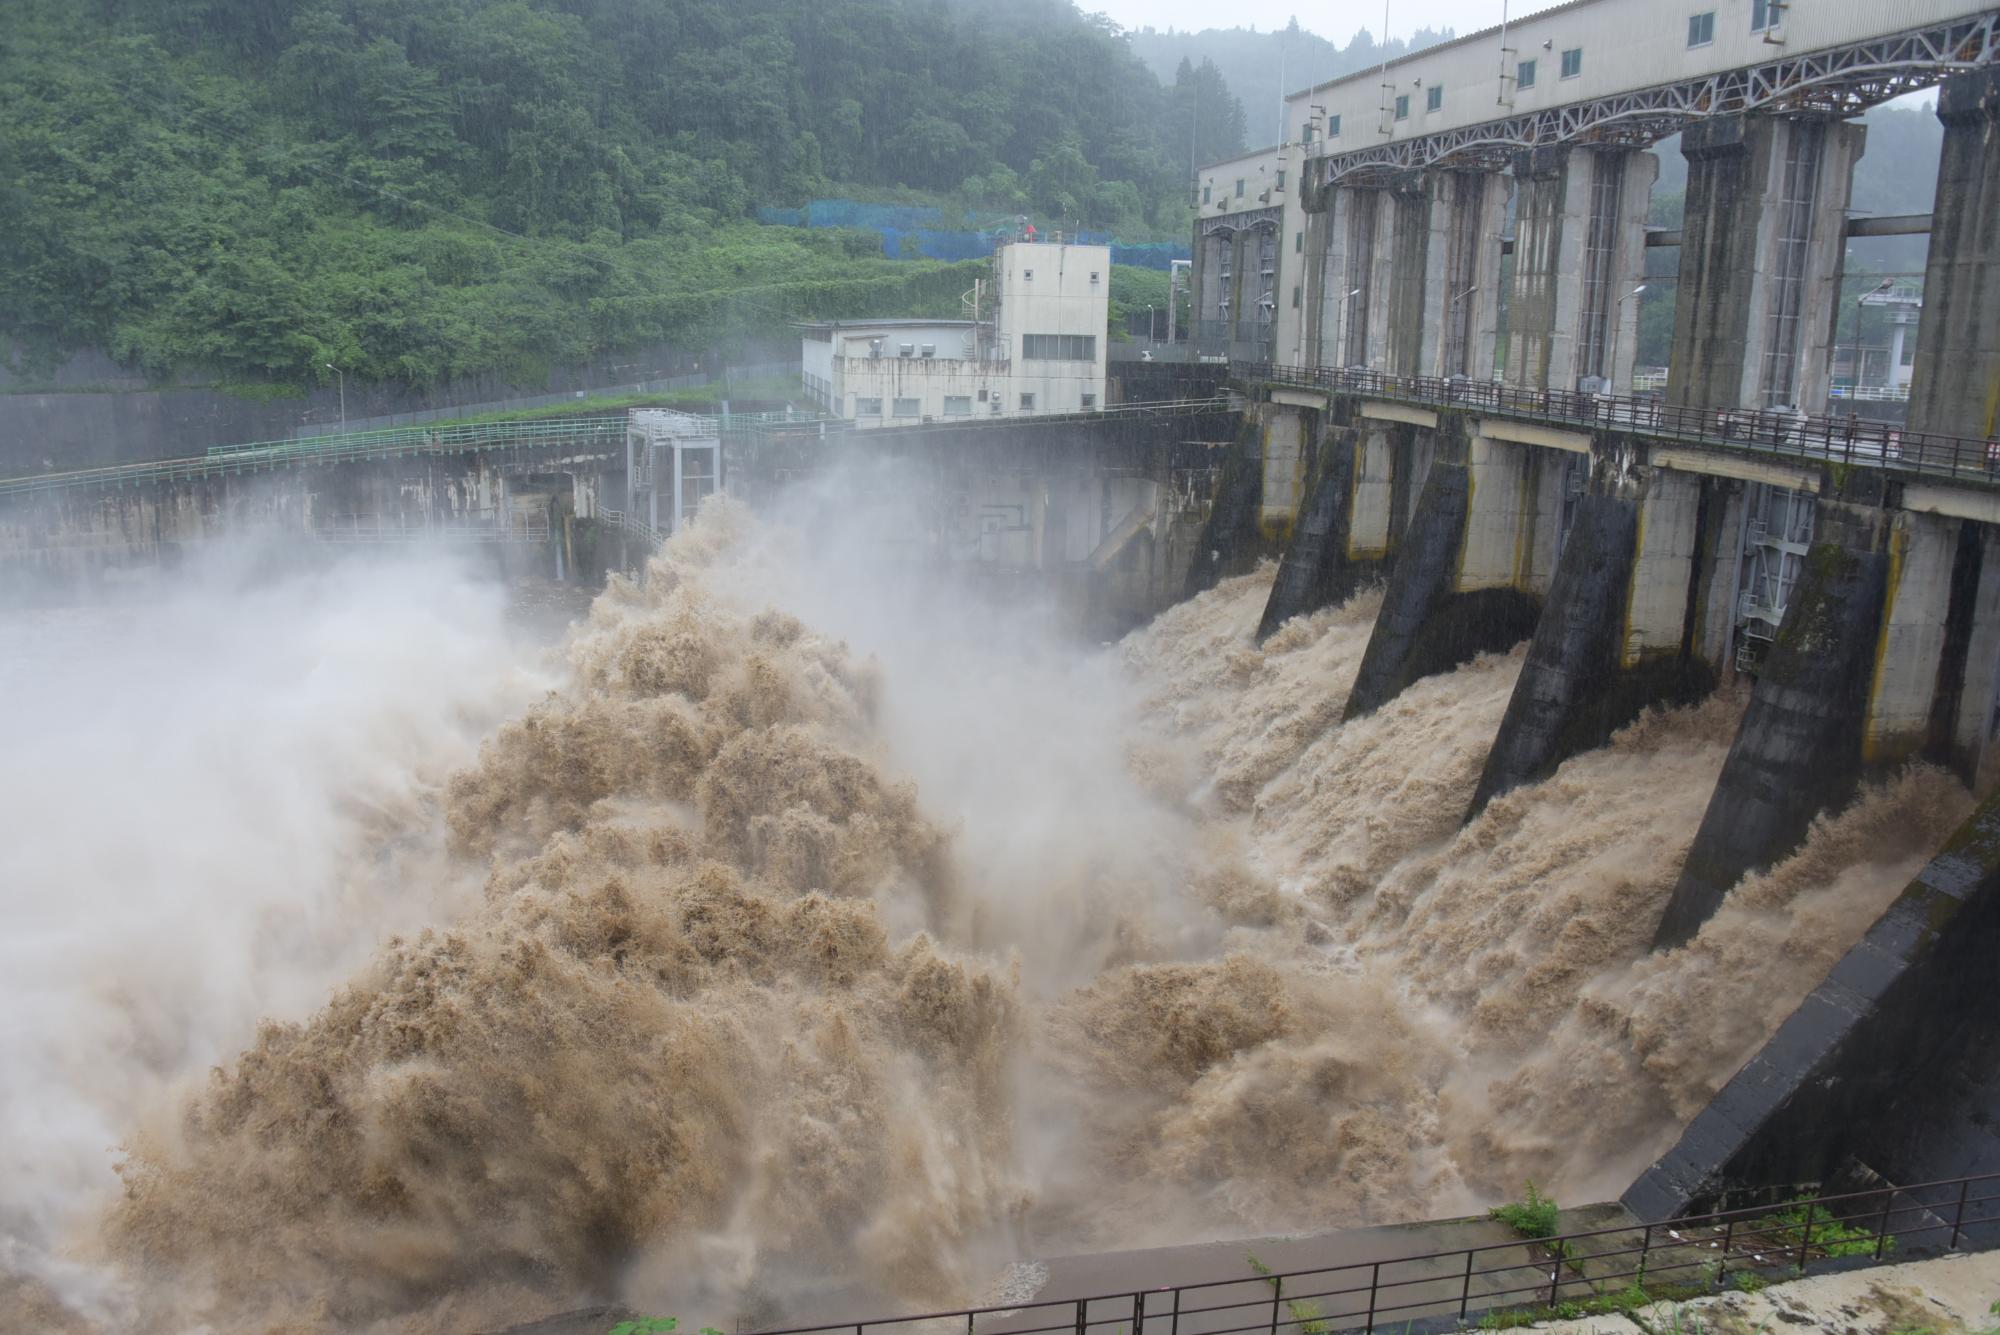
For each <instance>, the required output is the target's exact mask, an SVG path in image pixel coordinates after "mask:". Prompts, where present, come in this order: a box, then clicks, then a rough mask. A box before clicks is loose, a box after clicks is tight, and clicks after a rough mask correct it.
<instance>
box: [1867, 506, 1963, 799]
mask: <svg viewBox="0 0 2000 1335" xmlns="http://www.w3.org/2000/svg"><path fill="white" fill-rule="evenodd" d="M1958 537H1959V521H1957V520H1955V519H1940V518H1938V517H1937V516H1935V515H1926V514H1909V513H1902V514H1898V515H1896V516H1895V519H1894V521H1893V522H1892V523H1891V525H1890V528H1889V534H1888V555H1889V571H1888V576H1887V581H1886V591H1885V595H1884V606H1883V609H1882V629H1881V637H1880V641H1879V643H1878V646H1877V650H1876V654H1875V664H1874V669H1875V670H1874V674H1873V677H1872V679H1871V680H1870V682H1869V686H1868V711H1867V714H1866V717H1865V718H1864V720H1863V723H1862V731H1861V757H1862V760H1863V761H1864V762H1865V763H1867V764H1870V765H1891V764H1900V763H1901V762H1903V761H1905V760H1909V759H1912V758H1913V757H1915V756H1916V755H1917V754H1918V753H1919V752H1921V751H1923V750H1924V749H1925V747H1926V745H1927V743H1928V742H1929V741H1930V732H1931V708H1932V705H1933V704H1934V703H1935V701H1936V699H1937V687H1938V677H1939V672H1938V669H1939V666H1940V665H1941V664H1942V662H1943V661H1944V647H1945V629H1946V617H1947V613H1948V611H1949V609H1950V602H1951V592H1952V573H1953V569H1954V567H1955V566H1956V565H1957V563H1958V547H1959V544H1958Z"/></svg>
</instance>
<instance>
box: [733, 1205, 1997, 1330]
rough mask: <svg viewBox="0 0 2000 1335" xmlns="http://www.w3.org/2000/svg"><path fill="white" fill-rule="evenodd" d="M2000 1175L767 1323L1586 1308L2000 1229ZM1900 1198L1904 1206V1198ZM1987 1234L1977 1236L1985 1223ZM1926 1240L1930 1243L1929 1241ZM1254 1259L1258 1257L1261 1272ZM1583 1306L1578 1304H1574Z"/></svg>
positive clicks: (1215, 1322)
mask: <svg viewBox="0 0 2000 1335" xmlns="http://www.w3.org/2000/svg"><path fill="white" fill-rule="evenodd" d="M1995 1201H2000V1173H1988V1174H1982V1175H1980V1176H1977V1177H1963V1178H1951V1179H1947V1180H1944V1181H1940V1182H1927V1183H1922V1184H1919V1185H1916V1186H1910V1187H1893V1186H1892V1187H1878V1188H1874V1189H1871V1190H1868V1191H1859V1192H1849V1193H1846V1194H1843V1195H1835V1196H1817V1197H1813V1198H1810V1199H1795V1200H1790V1201H1783V1202H1779V1203H1776V1204H1767V1205H1762V1206H1753V1207H1749V1208H1746V1209H1737V1210H1722V1211H1714V1212H1711V1213H1709V1214H1704V1215H1698V1216H1694V1217H1691V1218H1684V1219H1676V1220H1672V1221H1669V1222H1665V1223H1658V1224H1632V1225H1626V1226H1623V1227H1614V1228H1600V1229H1591V1230H1588V1231H1585V1232H1578V1233H1565V1234H1561V1235H1558V1236H1554V1237H1549V1238H1541V1239H1516V1240H1513V1241H1509V1242H1497V1243H1486V1244H1482V1245H1478V1246H1472V1247H1461V1248H1455V1249H1453V1250H1450V1251H1440V1252H1429V1253H1425V1254H1422V1255H1414V1256H1403V1257H1395V1258H1391V1259H1385V1260H1364V1261H1357V1262H1352V1263H1347V1264H1335V1265H1327V1266H1322V1267H1318V1268H1314V1269H1308V1270H1291V1271H1285V1272H1283V1273H1276V1272H1273V1273H1250V1274H1246V1275H1245V1276H1243V1277H1242V1278H1240V1279H1219V1280H1209V1281H1205V1282H1202V1283H1195V1284H1178V1285H1173V1286H1170V1287H1164V1288H1155V1289H1145V1290H1141V1291H1138V1292H1125V1293H1108V1294H1099V1295H1094V1296H1092V1297H1087V1298H1063V1299H1056V1300H1051V1301H1046V1302H1035V1301H1027V1302H1017V1303H1009V1304H1007V1305H1005V1306H998V1307H972V1308H961V1309H959V1310H957V1311H952V1312H925V1313H922V1314H919V1315H914V1316H898V1317H884V1318H878V1319H874V1320H866V1321H843V1322H837V1323H832V1324H827V1325H815V1326H787V1327H780V1328H776V1329H771V1330H766V1331H763V1332H761V1335H870V1332H875V1333H876V1335H886V1333H887V1332H899V1333H900V1335H948V1333H949V1332H955V1331H957V1330H960V1329H963V1330H964V1331H965V1335H1252V1333H1253V1332H1262V1335H1332V1333H1333V1332H1337V1331H1350V1330H1354V1331H1364V1332H1372V1331H1373V1330H1374V1329H1375V1328H1376V1327H1377V1326H1378V1325H1381V1324H1383V1323H1385V1322H1387V1323H1391V1324H1394V1325H1397V1326H1402V1327H1404V1328H1405V1329H1408V1328H1410V1327H1415V1328H1419V1329H1451V1328H1454V1327H1455V1326H1459V1325H1463V1324H1464V1323H1465V1322H1467V1321H1468V1320H1470V1319H1472V1318H1473V1317H1475V1316H1477V1315H1479V1314H1482V1313H1487V1312H1496V1311H1508V1310H1521V1309H1526V1310H1527V1311H1529V1312H1531V1313H1547V1314H1550V1315H1557V1314H1564V1313H1567V1314H1569V1315H1580V1314H1582V1313H1583V1312H1585V1311H1599V1310H1614V1309H1615V1308H1616V1307H1617V1306H1618V1305H1619V1304H1620V1303H1621V1302H1623V1303H1625V1304H1627V1305H1630V1304H1631V1303H1632V1302H1634V1301H1644V1300H1651V1299H1664V1298H1679V1297H1693V1296H1697V1295H1698V1294H1702V1293H1712V1292H1716V1291H1718V1290H1721V1289H1723V1288H1726V1287H1728V1286H1729V1284H1730V1282H1731V1279H1730V1277H1731V1276H1732V1275H1737V1274H1741V1273H1744V1272H1752V1273H1755V1274H1757V1275H1758V1276H1759V1277H1760V1278H1763V1279H1765V1280H1771V1279H1775V1278H1782V1277H1783V1276H1785V1275H1789V1274H1793V1273H1798V1272H1802V1271H1804V1270H1806V1269H1807V1268H1809V1267H1811V1266H1813V1265H1814V1264H1815V1263H1817V1262H1822V1261H1844V1260H1849V1259H1857V1260H1859V1261H1861V1262H1862V1263H1866V1262H1868V1261H1876V1262H1879V1261H1884V1260H1886V1259H1888V1258H1889V1256H1890V1254H1891V1253H1894V1254H1895V1256H1896V1258H1897V1259H1899V1260H1901V1259H1907V1258H1908V1257H1910V1256H1912V1255H1921V1254H1926V1253H1929V1252H1942V1251H1958V1250H1964V1249H1967V1248H1968V1247H1974V1246H1985V1245H1990V1244H1991V1243H1992V1242H1995V1241H2000V1218H1996V1217H1995V1215H1994V1214H1993V1213H1991V1212H1985V1211H1983V1210H1982V1207H1986V1206H1990V1205H1992V1204H1993V1203H1994V1202H1995ZM1899 1202H1900V1203H1899ZM1975 1231H1976V1233H1977V1236H1976V1237H1975V1236H1974V1232H1975ZM1919 1239H1921V1241H1919ZM1248 1268H1250V1263H1249V1261H1248V1258H1247V1257H1246V1269H1248ZM1572 1306H1573V1307H1574V1308H1575V1309H1576V1310H1575V1311H1569V1310H1568V1309H1569V1308H1570V1307H1572Z"/></svg>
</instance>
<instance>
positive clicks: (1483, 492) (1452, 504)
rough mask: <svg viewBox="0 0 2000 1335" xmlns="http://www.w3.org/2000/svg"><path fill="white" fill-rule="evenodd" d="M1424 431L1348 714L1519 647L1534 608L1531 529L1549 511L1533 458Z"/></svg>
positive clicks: (1451, 422) (1508, 447) (1522, 450)
mask: <svg viewBox="0 0 2000 1335" xmlns="http://www.w3.org/2000/svg"><path fill="white" fill-rule="evenodd" d="M1435 434H1436V438H1437V445H1436V454H1435V457H1434V458H1433V459H1432V461H1431V464H1430V468H1429V472H1428V473H1427V475H1426V476H1425V479H1424V485H1423V489H1422V491H1421V493H1420V494H1419V496H1418V499H1417V505H1416V511H1415V514H1414V515H1413V517H1412V518H1411V520H1410V524H1409V527H1408V529H1407V530H1406V531H1405V533H1404V534H1403V539H1402V542H1401V544H1400V546H1399V548H1398V550H1397V553H1396V559H1395V564H1394V566H1393V568H1392V569H1391V571H1390V574H1389V581H1388V586H1387V588H1386V589H1385V590H1384V592H1383V598H1382V610H1381V611H1380V612H1379V613H1378V614H1377V616H1376V619H1375V629H1374V631H1373V632H1372V633H1371V634H1370V636H1369V639H1368V648H1367V650H1366V651H1365V652H1364V653H1363V655H1362V660H1361V667H1360V670H1359V672H1358V673H1357V674H1356V677H1355V682H1354V688H1353V690H1352V691H1351V692H1350V693H1349V695H1348V700H1347V711H1346V717H1348V718H1358V717H1360V716H1361V715H1363V714H1368V713H1372V712H1374V711H1375V710H1376V709H1379V708H1380V707H1381V706H1382V705H1384V704H1386V703H1388V702H1389V701H1390V700H1393V699H1394V698H1395V697H1396V696H1397V695H1399V694H1400V693H1401V692H1402V691H1403V689H1404V688H1405V687H1406V686H1408V685H1409V684H1410V683H1411V682H1413V681H1416V680H1418V679H1419V678H1422V677H1427V676H1430V675H1432V674H1434V673H1438V672H1445V671H1449V670H1450V669H1451V668H1453V667H1455V666H1457V665H1458V664H1460V663H1463V662H1465V661H1466V660H1467V659H1469V658H1471V657H1473V656H1474V655H1475V654H1479V653H1484V652H1487V651H1491V650H1499V649H1507V648H1511V647H1512V646H1514V645H1516V644H1518V643H1520V642H1521V641H1522V640H1523V639H1526V638H1527V637H1528V636H1529V635H1530V634H1531V633H1532V632H1533V630H1534V626H1535V620H1536V617H1537V615H1538V614H1539V612H1540V610H1541V599H1540V597H1539V596H1537V595H1536V593H1535V592H1534V591H1533V589H1534V586H1535V583H1536V580H1537V571H1536V569H1535V560H1534V555H1533V554H1534V553H1535V551H1536V550H1537V542H1536V536H1537V534H1536V530H1537V528H1538V527H1543V528H1546V527H1547V526H1549V525H1551V524H1552V523H1553V522H1554V516H1552V515H1550V514H1549V513H1547V506H1548V497H1549V494H1550V489H1549V488H1548V486H1547V485H1546V484H1545V482H1544V470H1543V469H1542V468H1541V467H1540V466H1539V461H1538V460H1537V459H1536V458H1535V455H1536V453H1537V451H1536V450H1535V449H1534V448H1533V447H1531V446H1527V445H1520V444H1516V443H1514V442H1511V441H1504V440H1492V439H1488V438H1487V437H1485V436H1483V435H1479V434H1476V433H1473V432H1470V431H1469V430H1468V429H1467V427H1466V425H1465V424H1464V423H1463V422H1462V421H1460V420H1459V419H1455V418H1447V419H1445V420H1444V421H1443V422H1441V423H1440V425H1439V428H1438V430H1437V432H1436V433H1435Z"/></svg>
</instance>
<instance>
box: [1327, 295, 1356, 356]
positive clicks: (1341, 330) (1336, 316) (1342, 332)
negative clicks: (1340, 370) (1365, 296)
mask: <svg viewBox="0 0 2000 1335" xmlns="http://www.w3.org/2000/svg"><path fill="white" fill-rule="evenodd" d="M1360 295H1361V289H1360V288H1358V287H1350V288H1348V289H1347V291H1346V292H1345V293H1343V294H1342V295H1341V298H1340V300H1339V301H1338V302H1336V303H1334V307H1333V329H1334V335H1335V337H1337V338H1339V339H1340V365H1342V366H1345V365H1347V324H1346V315H1347V303H1348V301H1349V299H1350V298H1353V297H1358V296H1360Z"/></svg>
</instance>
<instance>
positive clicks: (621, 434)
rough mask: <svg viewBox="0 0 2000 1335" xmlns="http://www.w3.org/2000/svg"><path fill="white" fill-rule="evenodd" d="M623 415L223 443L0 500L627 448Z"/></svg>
mask: <svg viewBox="0 0 2000 1335" xmlns="http://www.w3.org/2000/svg"><path fill="white" fill-rule="evenodd" d="M624 441H625V417H624V414H623V413H620V414H618V415H617V416H615V417H614V416H606V417H577V418H555V419H545V420H541V421H522V422H487V423H480V424H476V425H475V424H462V425H459V426H455V427H439V428H424V427H395V428H392V429H390V430H386V431H353V432H348V433H347V434H345V435H336V436H308V437H306V438H305V439H303V440H270V441H253V442H250V443H248V444H244V445H218V446H215V447H213V448H211V449H210V450H208V451H207V452H206V453H204V454H196V455H189V456H184V457H181V458H175V459H154V460H149V461H147V462H145V463H136V464H112V465H108V466H106V467H102V468H79V469H72V470H70V471H68V472H62V473H31V474H28V475H26V476H23V477H10V478H0V496H12V495H19V494H22V493H27V492H36V491H60V490H63V489H65V488H69V487H88V486H125V485H128V484H134V483H143V482H164V481H176V480H180V479H184V478H195V477H212V476H217V475H221V474H226V473H246V472H254V471H257V470H260V469H269V468H289V467H298V466H301V465H312V464H320V465H324V464H337V463H354V462H362V461H366V460H369V459H380V458H394V457H396V456H399V455H415V454H463V453H469V452H479V451H486V450H507V449H539V448H551V447H568V448H577V447H594V448H608V447H610V446H612V445H616V446H618V447H619V448H620V449H621V450H622V449H623V448H624Z"/></svg>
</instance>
